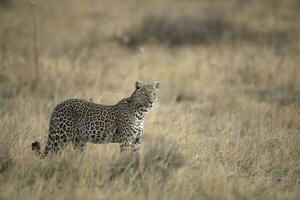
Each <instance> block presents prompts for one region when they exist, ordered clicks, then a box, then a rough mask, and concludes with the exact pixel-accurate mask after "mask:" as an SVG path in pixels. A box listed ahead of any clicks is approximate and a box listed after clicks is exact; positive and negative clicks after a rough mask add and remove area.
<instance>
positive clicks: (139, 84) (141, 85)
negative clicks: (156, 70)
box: [135, 81, 143, 90]
mask: <svg viewBox="0 0 300 200" xmlns="http://www.w3.org/2000/svg"><path fill="white" fill-rule="evenodd" d="M142 87H143V83H142V82H141V81H136V82H135V89H136V90H139V89H141V88H142Z"/></svg>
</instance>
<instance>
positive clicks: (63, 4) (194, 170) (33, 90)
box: [0, 0, 300, 200]
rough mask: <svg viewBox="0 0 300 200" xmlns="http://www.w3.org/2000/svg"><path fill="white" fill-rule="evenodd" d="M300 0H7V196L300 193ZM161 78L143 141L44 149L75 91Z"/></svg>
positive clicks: (107, 96)
mask: <svg viewBox="0 0 300 200" xmlns="http://www.w3.org/2000/svg"><path fill="white" fill-rule="evenodd" d="M299 24H300V3H299V1H297V0H286V1H281V0H251V1H244V0H230V1H221V0H210V1H206V0H202V1H200V0H199V1H196V0H188V1H183V0H168V1H160V0H153V1H137V0H128V1H117V0H111V1H104V0H85V1H83V0H82V1H79V0H76V1H75V0H65V1H59V0H52V1H42V0H36V1H31V3H30V1H25V0H14V1H11V0H1V1H0V70H1V71H0V199H22V200H24V199H31V200H32V199H299V198H300V66H299V63H300V42H299V39H298V36H299V33H300V26H299ZM136 80H142V81H143V82H146V83H151V82H153V81H155V80H159V81H160V94H159V99H160V101H159V104H157V106H156V108H155V109H153V110H152V111H151V112H150V113H149V115H148V117H147V119H146V124H145V135H144V139H143V146H142V148H141V150H140V152H138V153H136V154H133V155H120V153H119V148H118V145H114V144H108V145H92V144H89V145H88V148H87V151H86V153H85V154H80V153H78V152H75V151H73V149H72V147H71V146H70V147H67V148H66V149H65V150H64V151H63V152H62V153H61V154H59V155H57V156H53V157H49V158H46V159H44V160H40V159H39V158H38V157H37V156H35V155H34V154H33V152H31V149H30V144H31V142H32V140H33V139H36V140H39V141H41V143H42V148H44V145H45V142H46V140H47V131H48V124H49V119H50V115H51V112H52V110H53V108H54V107H55V105H56V104H58V103H59V102H61V101H63V100H65V99H68V98H83V99H86V100H92V101H93V102H97V103H102V104H114V103H117V102H118V101H119V100H121V99H122V98H124V97H128V96H129V95H130V94H131V92H132V91H133V90H134V82H135V81H136Z"/></svg>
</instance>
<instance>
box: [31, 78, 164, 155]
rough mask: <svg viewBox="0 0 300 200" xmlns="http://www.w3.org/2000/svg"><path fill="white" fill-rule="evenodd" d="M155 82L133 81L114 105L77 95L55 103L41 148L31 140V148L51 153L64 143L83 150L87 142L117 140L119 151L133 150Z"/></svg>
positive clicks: (137, 145)
mask: <svg viewBox="0 0 300 200" xmlns="http://www.w3.org/2000/svg"><path fill="white" fill-rule="evenodd" d="M158 90H159V83H158V82H155V83H154V84H152V85H143V84H142V83H141V82H139V81H137V82H136V84H135V91H134V92H133V93H132V95H131V96H130V97H128V98H124V99H122V100H121V101H120V102H118V103H117V104H115V105H101V104H96V103H92V102H88V101H85V100H81V99H69V100H66V101H64V102H62V103H60V104H58V105H57V106H56V107H55V109H54V111H53V113H52V116H51V120H50V126H49V134H48V141H47V144H46V147H45V149H44V151H43V152H40V143H39V142H37V141H34V142H33V143H32V145H31V146H32V150H33V151H35V152H36V153H38V154H41V157H45V156H47V155H48V154H55V153H57V152H58V151H59V150H61V149H62V148H63V147H65V146H66V145H67V144H68V143H72V144H73V146H74V148H75V149H78V150H80V151H84V150H85V148H86V144H87V143H96V144H102V143H120V150H121V151H125V150H126V151H128V150H129V151H137V150H138V149H139V148H140V146H141V138H142V135H143V132H144V121H145V117H146V115H147V112H148V111H149V109H150V108H151V107H152V106H153V103H154V102H155V101H157V95H158Z"/></svg>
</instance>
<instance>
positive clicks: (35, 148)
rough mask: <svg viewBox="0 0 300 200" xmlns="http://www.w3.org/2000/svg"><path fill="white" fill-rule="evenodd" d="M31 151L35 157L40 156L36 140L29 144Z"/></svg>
mask: <svg viewBox="0 0 300 200" xmlns="http://www.w3.org/2000/svg"><path fill="white" fill-rule="evenodd" d="M31 150H32V151H33V152H34V153H35V154H37V155H39V156H40V155H41V144H40V143H39V142H38V141H36V140H33V142H32V143H31Z"/></svg>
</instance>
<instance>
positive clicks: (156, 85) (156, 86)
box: [153, 81, 159, 89]
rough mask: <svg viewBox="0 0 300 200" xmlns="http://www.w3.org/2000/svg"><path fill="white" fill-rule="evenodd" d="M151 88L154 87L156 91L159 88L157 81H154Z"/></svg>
mask: <svg viewBox="0 0 300 200" xmlns="http://www.w3.org/2000/svg"><path fill="white" fill-rule="evenodd" d="M153 86H154V87H155V88H156V89H158V88H159V82H158V81H154V84H153Z"/></svg>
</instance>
